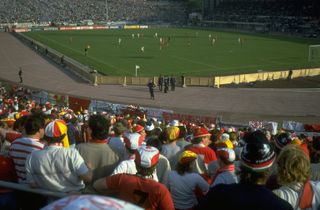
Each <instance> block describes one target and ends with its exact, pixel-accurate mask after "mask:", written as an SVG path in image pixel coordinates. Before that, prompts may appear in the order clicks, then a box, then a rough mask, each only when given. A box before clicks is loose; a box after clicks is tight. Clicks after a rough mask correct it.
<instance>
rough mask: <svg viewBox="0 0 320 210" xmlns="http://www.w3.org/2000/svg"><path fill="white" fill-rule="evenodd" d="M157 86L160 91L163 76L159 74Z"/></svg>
mask: <svg viewBox="0 0 320 210" xmlns="http://www.w3.org/2000/svg"><path fill="white" fill-rule="evenodd" d="M158 86H159V90H160V91H161V92H162V88H163V76H162V75H161V74H160V76H159V79H158Z"/></svg>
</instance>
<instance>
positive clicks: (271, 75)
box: [214, 68, 320, 88]
mask: <svg viewBox="0 0 320 210" xmlns="http://www.w3.org/2000/svg"><path fill="white" fill-rule="evenodd" d="M290 71H291V76H290V75H289V74H290ZM318 75H320V68H313V69H296V70H285V71H273V72H258V73H253V74H238V75H230V76H217V77H215V78H214V87H217V88H219V87H220V86H221V85H227V84H240V83H250V82H257V81H266V80H278V79H294V78H299V77H307V76H309V77H310V76H318Z"/></svg>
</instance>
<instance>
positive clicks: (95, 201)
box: [42, 195, 142, 210]
mask: <svg viewBox="0 0 320 210" xmlns="http://www.w3.org/2000/svg"><path fill="white" fill-rule="evenodd" d="M57 208H59V209H63V210H82V209H93V210H95V209H99V210H128V209H129V210H142V208H140V207H138V206H136V205H133V204H131V203H128V202H126V201H122V200H119V199H115V198H111V197H106V196H99V195H71V196H69V197H65V198H61V199H59V200H57V201H55V202H53V203H50V204H49V205H47V206H45V207H44V208H43V209H42V210H57Z"/></svg>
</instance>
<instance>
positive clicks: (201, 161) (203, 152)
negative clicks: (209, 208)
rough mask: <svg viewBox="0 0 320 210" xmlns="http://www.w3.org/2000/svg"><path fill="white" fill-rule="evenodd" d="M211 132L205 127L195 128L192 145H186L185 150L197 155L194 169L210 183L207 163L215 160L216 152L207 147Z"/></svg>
mask: <svg viewBox="0 0 320 210" xmlns="http://www.w3.org/2000/svg"><path fill="white" fill-rule="evenodd" d="M210 136H211V134H210V133H209V132H208V130H207V129H206V128H203V127H198V128H196V129H195V131H194V134H193V139H192V145H188V146H187V147H186V150H189V151H192V152H194V153H196V154H197V155H198V157H197V160H196V163H197V166H198V167H196V168H195V169H194V171H195V172H198V173H200V174H201V175H202V177H203V178H205V179H206V180H207V182H208V183H209V184H211V182H212V180H211V177H210V176H209V175H208V165H209V163H210V162H212V161H215V160H217V157H216V153H215V152H214V151H213V150H212V149H211V148H210V147H208V145H209V144H210Z"/></svg>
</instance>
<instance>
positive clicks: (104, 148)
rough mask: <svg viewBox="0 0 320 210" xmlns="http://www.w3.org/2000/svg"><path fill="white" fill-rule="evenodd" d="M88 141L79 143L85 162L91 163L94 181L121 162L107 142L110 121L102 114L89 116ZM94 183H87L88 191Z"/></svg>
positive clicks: (108, 173)
mask: <svg viewBox="0 0 320 210" xmlns="http://www.w3.org/2000/svg"><path fill="white" fill-rule="evenodd" d="M88 125H89V133H90V136H91V139H90V141H89V142H88V143H82V144H78V145H77V146H76V148H77V149H78V151H79V153H80V155H81V156H82V157H83V159H84V160H85V162H87V163H90V164H91V169H92V171H93V174H92V183H93V182H94V181H95V180H97V179H100V178H102V177H105V176H109V175H110V174H111V173H112V171H113V170H114V169H115V167H116V166H117V165H118V163H119V157H118V155H117V154H116V153H115V152H114V151H113V150H112V149H111V148H110V146H109V145H108V144H107V136H108V131H109V126H110V125H109V122H108V121H107V120H106V119H105V118H104V117H103V116H102V115H92V116H90V118H89V123H88ZM93 190H94V189H93V188H92V184H90V185H87V187H86V192H93Z"/></svg>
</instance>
